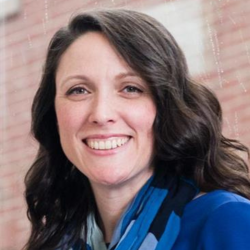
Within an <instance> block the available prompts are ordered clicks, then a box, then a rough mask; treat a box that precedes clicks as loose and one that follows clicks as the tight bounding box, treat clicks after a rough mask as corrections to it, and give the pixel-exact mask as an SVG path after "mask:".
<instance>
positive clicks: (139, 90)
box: [123, 85, 143, 93]
mask: <svg viewBox="0 0 250 250" xmlns="http://www.w3.org/2000/svg"><path fill="white" fill-rule="evenodd" d="M126 89H127V90H128V89H130V91H126V92H127V93H142V92H143V91H142V90H141V89H139V88H137V87H135V86H133V85H128V86H126V87H125V88H124V89H123V90H126ZM131 90H132V91H131Z"/></svg>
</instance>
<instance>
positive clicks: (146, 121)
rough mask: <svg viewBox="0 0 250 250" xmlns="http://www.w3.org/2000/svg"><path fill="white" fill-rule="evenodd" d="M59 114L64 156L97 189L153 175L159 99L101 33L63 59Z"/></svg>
mask: <svg viewBox="0 0 250 250" xmlns="http://www.w3.org/2000/svg"><path fill="white" fill-rule="evenodd" d="M55 109H56V116H57V121H58V128H59V135H60V141H61V145H62V148H63V151H64V153H65V154H66V156H67V157H68V159H69V160H70V161H71V162H72V163H73V164H74V165H75V166H76V167H77V168H78V169H79V170H80V171H81V172H82V173H83V174H84V175H86V176H87V177H88V179H89V180H90V182H91V184H92V185H93V184H94V183H96V184H102V185H109V186H110V185H119V184H123V183H127V182H129V181H131V180H136V181H138V183H144V182H145V181H146V180H147V179H148V178H149V177H150V176H151V175H152V168H151V166H150V163H151V159H152V156H153V144H154V136H153V128H152V126H153V123H154V120H155V116H156V107H155V104H154V101H153V98H152V96H151V94H150V92H149V89H148V86H147V84H146V83H145V82H144V81H143V80H142V79H141V78H140V77H139V76H138V75H137V74H136V72H134V71H133V70H132V69H131V68H129V66H128V65H127V64H126V63H125V61H124V60H123V59H122V58H121V57H120V56H119V55H118V54H117V52H116V51H115V50H114V49H113V47H112V46H111V45H110V44H109V42H108V40H107V39H106V38H105V37H104V36H103V35H102V34H101V33H98V32H88V33H86V34H84V35H82V36H81V37H79V38H78V39H77V40H76V41H75V42H73V43H72V44H71V46H70V47H69V48H68V49H67V50H66V52H65V53H64V54H63V55H62V57H61V60H60V63H59V66H58V69H57V72H56V97H55Z"/></svg>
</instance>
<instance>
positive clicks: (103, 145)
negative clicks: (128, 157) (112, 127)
mask: <svg viewBox="0 0 250 250" xmlns="http://www.w3.org/2000/svg"><path fill="white" fill-rule="evenodd" d="M128 140H129V138H128V137H126V138H113V139H107V140H97V139H93V140H92V139H87V140H86V143H87V145H88V146H89V147H90V148H92V149H101V150H104V149H106V150H107V149H111V148H112V149H113V148H117V147H120V146H122V145H124V144H125V143H126V142H128Z"/></svg>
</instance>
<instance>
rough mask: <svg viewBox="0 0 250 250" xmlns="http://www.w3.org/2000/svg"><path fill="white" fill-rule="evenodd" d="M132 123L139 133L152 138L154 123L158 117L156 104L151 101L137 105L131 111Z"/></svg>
mask: <svg viewBox="0 0 250 250" xmlns="http://www.w3.org/2000/svg"><path fill="white" fill-rule="evenodd" d="M130 117H131V123H133V126H134V128H135V130H137V132H138V133H141V134H143V135H144V136H145V138H146V137H149V138H151V137H152V133H153V124H154V120H155V117H156V108H155V105H154V104H153V103H151V102H149V103H144V104H142V105H135V106H134V107H133V108H132V109H131V112H130Z"/></svg>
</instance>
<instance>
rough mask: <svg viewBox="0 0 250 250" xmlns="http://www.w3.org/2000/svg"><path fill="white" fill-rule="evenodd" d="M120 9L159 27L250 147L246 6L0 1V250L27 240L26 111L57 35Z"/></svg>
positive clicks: (15, 248)
mask: <svg viewBox="0 0 250 250" xmlns="http://www.w3.org/2000/svg"><path fill="white" fill-rule="evenodd" d="M103 7H105V8H117V7H125V8H127V9H133V10H138V11H142V12H145V13H147V14H149V15H152V16H153V17H155V18H157V19H159V21H161V22H162V23H163V24H164V25H165V26H166V27H167V28H168V29H169V30H170V32H171V33H172V34H173V35H174V37H175V38H176V39H177V41H178V43H179V44H180V46H181V48H182V49H183V51H184V53H185V55H186V56H187V60H188V65H189V68H190V72H191V74H192V76H193V77H194V78H195V79H196V80H197V81H199V82H200V83H201V84H204V85H206V86H207V87H209V88H211V89H212V90H214V91H215V93H216V94H217V96H218V98H219V100H220V102H221V104H222V108H223V112H224V113H223V114H224V118H223V131H224V135H226V136H228V137H230V138H234V139H239V140H241V141H242V142H243V143H245V144H246V145H247V146H248V147H250V83H249V82H250V3H249V1H246V0H145V1H144V0H133V1H132V0H130V1H129V0H107V1H106V0H96V1H95V0H71V1H67V0H0V250H20V249H21V248H22V247H23V245H24V244H25V242H26V240H27V237H28V234H29V222H28V220H27V218H26V205H25V202H24V197H23V192H24V185H23V178H24V175H25V173H26V172H27V170H28V168H29V166H30V165H31V163H32V161H33V159H34V157H35V154H36V150H37V144H36V142H35V141H34V139H32V138H31V137H30V135H29V130H30V117H31V115H30V108H31V103H32V99H33V96H34V93H35V91H36V90H37V87H38V84H39V80H40V77H41V73H42V67H43V64H44V59H45V54H46V49H47V46H48V43H49V40H50V39H51V37H52V35H53V34H54V33H55V31H56V30H57V29H58V28H59V27H61V26H64V25H66V24H67V23H68V20H69V18H70V17H71V16H72V15H73V14H75V13H77V12H79V11H82V10H90V9H97V8H103Z"/></svg>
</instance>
